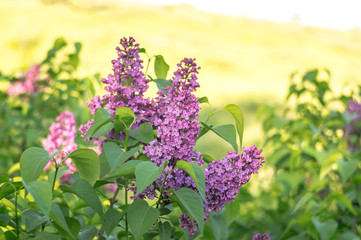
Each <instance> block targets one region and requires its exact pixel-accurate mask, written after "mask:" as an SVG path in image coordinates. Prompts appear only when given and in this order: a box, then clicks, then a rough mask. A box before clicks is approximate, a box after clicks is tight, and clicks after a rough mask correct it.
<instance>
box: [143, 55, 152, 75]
mask: <svg viewBox="0 0 361 240" xmlns="http://www.w3.org/2000/svg"><path fill="white" fill-rule="evenodd" d="M146 55H147V57H148V62H147V67H146V68H145V72H144V76H147V72H148V68H149V64H150V60H151V59H152V58H153V57H154V56H152V57H149V56H148V54H146Z"/></svg>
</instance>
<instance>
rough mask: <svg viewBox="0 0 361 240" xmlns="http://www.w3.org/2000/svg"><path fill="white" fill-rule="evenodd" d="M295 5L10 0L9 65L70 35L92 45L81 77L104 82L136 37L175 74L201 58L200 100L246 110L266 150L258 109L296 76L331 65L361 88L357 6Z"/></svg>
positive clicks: (338, 79) (249, 130) (3, 62)
mask: <svg viewBox="0 0 361 240" xmlns="http://www.w3.org/2000/svg"><path fill="white" fill-rule="evenodd" d="M292 2H293V3H292V4H291V3H288V1H282V0H277V1H270V2H268V1H260V0H259V1H217V3H212V2H209V1H208V2H207V1H159V0H158V1H150V0H148V1H143V2H133V1H120V0H119V1H114V0H112V1H111V0H106V1H96V0H41V1H40V0H26V1H25V0H1V1H0V31H1V34H0V51H1V57H0V66H1V70H2V71H3V72H4V73H7V74H9V73H12V72H14V71H16V70H18V69H24V70H26V69H27V68H28V67H29V66H30V65H31V64H34V63H37V62H39V61H41V60H42V59H43V58H44V56H45V54H46V50H47V49H49V48H50V47H51V46H52V43H53V41H54V39H55V38H57V37H59V36H62V37H64V38H65V39H66V40H67V41H69V42H74V41H80V42H82V43H83V49H82V52H81V55H80V58H81V63H80V66H79V71H78V72H77V73H78V74H79V75H91V74H94V73H97V72H99V73H100V74H101V76H102V77H105V76H107V75H108V73H110V71H111V64H110V61H111V60H112V59H113V58H114V57H115V56H116V55H115V47H116V46H117V44H118V42H119V39H120V38H121V37H124V36H126V37H128V36H133V37H134V38H135V39H136V40H137V41H138V42H139V43H140V44H141V47H144V48H146V49H147V50H148V53H149V54H151V55H153V54H161V55H163V56H164V57H165V60H166V61H167V62H168V64H169V65H170V67H171V70H170V72H173V71H174V70H175V66H176V63H178V62H179V61H180V60H181V59H182V58H183V57H195V58H197V61H198V64H199V65H200V66H201V67H202V69H201V71H200V75H199V77H200V84H201V88H200V90H199V91H198V96H204V95H206V96H209V98H210V101H211V103H212V105H214V106H215V107H222V106H224V105H225V104H226V103H231V102H232V103H236V104H238V105H240V106H241V107H242V110H243V111H244V116H245V122H246V126H245V135H244V139H245V140H244V141H245V145H250V144H254V143H257V144H260V143H261V130H260V127H259V126H260V125H259V123H257V119H256V117H255V113H256V110H257V107H258V106H259V105H260V104H262V103H282V101H283V99H284V97H285V94H286V90H287V87H288V79H289V75H290V74H291V73H292V72H294V71H304V70H306V69H310V68H314V67H326V68H328V69H330V71H331V73H332V82H331V85H334V86H336V89H342V86H343V85H344V83H346V82H355V81H356V82H361V75H360V71H359V70H360V69H361V45H360V42H361V32H360V30H359V28H358V27H359V26H360V25H361V23H360V21H361V20H360V19H361V18H358V17H359V16H357V11H356V9H357V6H358V3H357V1H348V2H347V3H342V5H341V2H340V1H334V2H331V3H329V2H328V3H327V5H325V4H324V3H325V2H324V1H317V3H314V2H312V1H302V3H301V1H292ZM192 4H193V5H192ZM271 20H272V21H271ZM99 91H100V89H99ZM225 147H226V146H225ZM221 152H223V151H221ZM215 154H216V153H215Z"/></svg>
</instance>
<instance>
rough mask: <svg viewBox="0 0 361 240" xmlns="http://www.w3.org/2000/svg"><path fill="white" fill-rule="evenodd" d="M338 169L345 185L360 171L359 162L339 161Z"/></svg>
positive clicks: (341, 159)
mask: <svg viewBox="0 0 361 240" xmlns="http://www.w3.org/2000/svg"><path fill="white" fill-rule="evenodd" d="M336 162H337V169H338V171H339V173H340V175H341V178H342V183H345V182H346V181H347V180H348V179H349V178H350V177H351V176H352V174H354V172H355V171H356V170H357V169H358V167H357V165H358V161H357V160H354V159H352V160H350V161H345V160H344V159H343V158H339V159H337V161H336Z"/></svg>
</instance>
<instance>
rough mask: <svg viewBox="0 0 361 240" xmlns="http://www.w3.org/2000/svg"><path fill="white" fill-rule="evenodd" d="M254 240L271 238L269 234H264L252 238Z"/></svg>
mask: <svg viewBox="0 0 361 240" xmlns="http://www.w3.org/2000/svg"><path fill="white" fill-rule="evenodd" d="M252 240H271V238H270V236H269V235H268V234H267V233H264V234H260V233H257V234H255V235H254V236H253V237H252Z"/></svg>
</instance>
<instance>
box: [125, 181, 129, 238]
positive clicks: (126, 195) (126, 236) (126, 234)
mask: <svg viewBox="0 0 361 240" xmlns="http://www.w3.org/2000/svg"><path fill="white" fill-rule="evenodd" d="M125 185H126V186H128V179H127V178H125ZM124 198H125V199H124V200H125V209H127V208H128V191H127V188H126V187H125V188H124ZM128 234H129V233H128V213H125V239H126V240H128Z"/></svg>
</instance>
